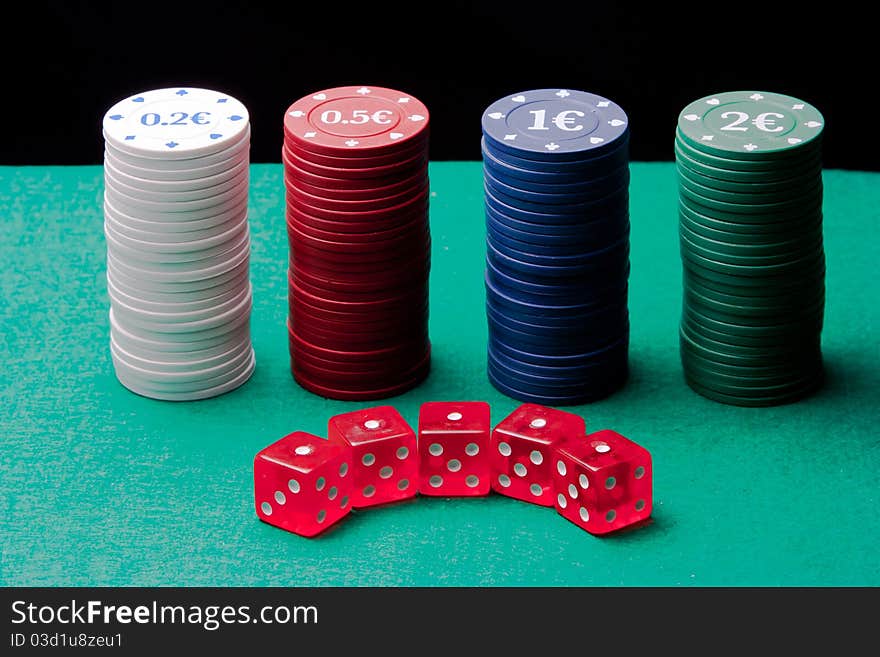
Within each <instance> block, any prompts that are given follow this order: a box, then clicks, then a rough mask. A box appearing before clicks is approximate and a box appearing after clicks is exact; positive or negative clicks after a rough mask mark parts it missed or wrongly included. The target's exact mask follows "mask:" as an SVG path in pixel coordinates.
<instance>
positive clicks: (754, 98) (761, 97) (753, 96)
mask: <svg viewBox="0 0 880 657" xmlns="http://www.w3.org/2000/svg"><path fill="white" fill-rule="evenodd" d="M749 98H751V99H752V100H763V99H764V96H762V95H761V94H758V93H755V94H752V95H751V96H749Z"/></svg>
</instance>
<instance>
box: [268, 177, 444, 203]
mask: <svg viewBox="0 0 880 657" xmlns="http://www.w3.org/2000/svg"><path fill="white" fill-rule="evenodd" d="M284 179H285V182H286V184H287V185H288V188H289V187H290V186H295V187H296V189H298V190H301V191H303V192H306V193H307V194H311V195H313V196H319V197H322V198H332V199H338V200H340V201H371V200H374V199H386V198H389V197H391V196H396V195H397V194H399V193H401V192H404V191H407V190H410V189H413V188H416V187H418V186H419V185H420V184H422V183H423V182H424V181H425V180H427V176H426V175H425V173H423V172H421V171H419V172H417V173H416V175H414V176H410V177H409V178H405V179H403V180H401V181H399V182H396V183H391V184H389V185H385V186H384V187H372V188H365V189H358V188H351V189H349V188H346V187H345V185H343V184H339V183H338V182H336V183H334V179H332V178H326V179H324V182H323V183H322V184H321V185H316V184H315V181H314V180H312V179H310V180H306V179H305V178H303V177H300V176H291V175H285V176H284Z"/></svg>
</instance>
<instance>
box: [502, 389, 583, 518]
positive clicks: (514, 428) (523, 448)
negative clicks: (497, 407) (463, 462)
mask: <svg viewBox="0 0 880 657" xmlns="http://www.w3.org/2000/svg"><path fill="white" fill-rule="evenodd" d="M585 435H586V424H585V422H584V419H583V418H582V417H580V416H579V415H575V414H574V413H568V412H566V411H560V410H557V409H555V408H548V407H546V406H541V405H539V404H523V405H521V406H519V407H518V408H517V409H516V410H514V411H513V413H511V414H510V415H508V416H507V417H506V418H504V420H502V421H501V422H500V423H499V424H498V425H497V426H496V427H495V429H494V430H493V431H492V436H491V439H490V448H489V458H490V465H491V470H492V490H494V491H496V492H498V493H501V494H502V495H507V496H508V497H513V498H516V499H518V500H522V501H524V502H531V503H533V504H539V505H542V506H553V505H554V503H555V496H554V493H553V490H552V484H553V467H554V466H553V461H554V457H553V446H554V445H556V444H558V443H560V442H563V441H566V440H572V439H574V440H577V439H579V438H583V436H585Z"/></svg>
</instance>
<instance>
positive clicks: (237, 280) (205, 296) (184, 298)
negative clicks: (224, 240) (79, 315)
mask: <svg viewBox="0 0 880 657" xmlns="http://www.w3.org/2000/svg"><path fill="white" fill-rule="evenodd" d="M249 274H250V273H249V271H248V269H247V267H245V268H244V269H242V270H241V271H238V272H236V273H235V274H234V275H232V276H224V277H223V279H222V280H221V281H220V282H217V283H216V284H215V285H207V286H200V287H198V288H196V289H192V290H188V289H185V288H181V287H179V286H178V287H177V288H172V289H170V290H168V289H158V290H157V289H148V288H145V286H144V285H143V284H140V285H137V284H135V285H133V284H132V282H131V280H130V279H125V278H124V277H123V278H121V277H120V276H119V274H118V273H116V272H114V271H113V270H112V269H109V268H108V270H107V285H108V286H110V285H112V286H113V287H114V289H116V290H120V291H122V292H124V293H125V294H127V295H128V296H131V297H134V298H136V299H141V300H142V301H143V302H151V303H158V304H166V303H168V304H175V303H178V304H179V303H196V302H198V303H210V302H212V300H214V302H216V300H217V299H220V298H224V297H225V295H227V294H231V293H233V292H235V293H238V291H239V290H240V289H241V288H242V287H243V286H247V283H248V280H249V278H250V275H249ZM153 287H155V286H153Z"/></svg>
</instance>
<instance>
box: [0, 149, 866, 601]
mask: <svg viewBox="0 0 880 657" xmlns="http://www.w3.org/2000/svg"><path fill="white" fill-rule="evenodd" d="M430 174H431V185H432V190H433V191H432V199H431V225H432V234H433V269H432V273H431V319H430V330H431V339H432V342H433V371H432V373H431V375H430V377H429V378H428V380H427V381H426V382H425V383H424V384H422V385H421V386H420V387H418V388H417V389H415V390H413V391H411V392H409V393H407V394H404V395H402V396H399V397H396V398H394V399H392V400H390V401H389V402H387V403H391V404H393V405H395V406H396V407H397V408H398V409H399V410H400V412H401V413H402V414H403V416H404V417H405V418H406V419H407V420H409V421H410V422H411V423H413V424H415V423H416V420H417V416H418V408H419V405H420V404H421V403H422V402H424V401H429V400H452V399H474V400H486V401H488V402H489V403H490V404H491V408H492V419H493V422H498V421H500V420H501V419H502V418H503V417H504V416H506V415H507V414H508V413H510V412H511V411H512V410H513V409H514V408H515V407H516V406H517V405H518V402H516V401H514V400H512V399H510V398H507V397H505V396H504V395H502V394H500V393H498V392H496V391H495V390H494V389H493V388H492V387H491V385H490V384H489V382H488V381H487V379H486V371H485V349H486V324H485V316H484V312H483V302H484V289H483V281H482V271H483V257H484V251H485V245H484V230H485V229H484V220H483V216H482V205H481V171H480V164H479V163H478V162H434V163H432V164H431V169H430ZM675 175H676V174H675V168H674V165H673V164H671V163H634V164H633V165H632V185H631V217H632V274H631V276H630V312H631V321H632V330H631V341H632V347H631V363H632V376H631V378H630V381H629V383H628V384H627V385H626V387H625V388H624V389H622V390H621V391H620V392H618V393H617V394H615V395H614V396H612V397H610V398H608V399H606V400H603V401H601V402H597V403H594V404H590V405H586V406H579V407H574V408H573V410H574V411H576V412H578V413H581V414H582V415H583V416H584V417H585V418H586V421H587V427H588V429H589V430H598V429H601V428H613V429H615V430H617V431H619V432H620V433H623V434H624V435H626V436H629V437H630V438H632V439H633V440H635V441H637V442H639V443H641V444H642V445H644V446H645V447H647V448H648V449H649V450H650V451H651V453H652V455H653V459H654V477H655V478H654V514H653V522H652V523H651V524H649V525H647V526H645V527H642V528H640V529H638V530H636V531H631V532H628V533H623V534H620V535H617V536H612V537H606V538H596V537H593V536H591V535H590V534H587V533H586V532H584V531H582V530H580V529H578V528H577V527H576V526H575V525H573V524H572V523H570V522H568V521H566V520H564V519H562V518H561V517H560V516H558V515H557V514H556V512H555V511H554V510H553V509H548V508H540V507H536V506H532V505H529V504H525V503H521V502H517V501H514V500H511V499H508V498H505V497H501V496H498V495H491V496H489V497H487V498H479V499H444V498H417V499H415V500H413V501H410V502H407V503H403V504H399V505H394V506H389V507H384V508H376V509H372V510H364V511H358V512H356V513H354V514H352V515H350V516H349V517H348V518H347V519H346V520H345V521H344V522H343V523H341V524H340V525H339V526H338V527H336V528H335V529H334V530H332V531H330V532H329V533H327V534H325V535H324V536H322V537H320V538H317V539H304V538H300V537H298V536H295V535H293V534H289V533H286V532H284V531H281V530H279V529H276V528H273V527H270V526H268V525H266V524H263V523H261V522H260V521H259V520H257V518H256V515H255V513H254V510H253V497H252V463H253V456H254V454H255V453H256V452H257V451H258V450H259V449H261V448H262V447H263V446H265V445H267V444H269V443H270V442H273V441H275V440H276V439H278V438H280V437H281V436H283V435H285V434H286V433H288V432H290V431H293V430H304V431H310V432H314V433H317V434H319V435H326V433H325V429H326V422H327V419H328V418H329V417H330V416H332V415H334V414H336V413H339V412H344V411H349V410H353V409H356V408H361V407H365V406H370V405H373V403H362V402H357V403H355V402H338V401H328V400H325V399H322V398H320V397H317V396H315V395H312V394H310V393H307V392H305V391H303V390H302V389H301V388H299V387H298V386H297V385H296V383H295V382H294V381H293V380H292V378H291V376H290V372H289V363H288V354H287V338H286V329H285V323H284V322H285V312H286V308H287V305H286V302H287V298H286V295H287V292H286V273H285V272H286V258H287V243H286V235H285V230H284V195H283V189H284V188H283V184H282V171H281V166H280V165H278V164H266V165H254V166H253V168H252V189H251V206H250V207H251V214H250V217H251V223H252V234H253V246H252V260H251V262H252V274H251V276H252V281H253V287H254V308H253V313H252V327H253V343H254V349H255V351H256V354H257V369H256V372H255V374H254V376H253V378H252V379H251V380H250V381H249V382H248V383H247V384H246V385H244V386H243V387H241V388H240V389H238V390H236V391H235V392H233V393H230V394H227V395H225V396H222V397H219V398H216V399H211V400H207V401H200V402H188V403H169V402H158V401H152V400H149V399H145V398H142V397H139V396H136V395H134V394H132V393H130V392H128V391H127V390H126V389H125V388H123V387H122V386H121V385H120V384H119V383H117V381H116V379H115V377H114V374H113V368H112V365H111V361H110V353H109V346H108V317H107V311H108V308H109V305H108V304H109V302H108V298H107V294H106V285H105V278H104V272H105V243H104V237H103V233H102V214H101V198H102V190H103V181H102V172H101V168H100V167H98V166H85V167H38V168H0V207H2V208H3V216H2V218H3V231H2V241H0V255H2V270H0V290H2V294H3V305H2V313H3V326H2V339H0V362H2V372H3V377H2V380H3V387H2V392H0V404H2V405H0V418H2V431H0V445H2V454H0V584H2V585H37V586H39V585H48V586H56V585H126V586H127V585H185V586H197V585H236V586H238V585H285V586H286V585H300V586H304V585H319V586H323V585H358V586H361V585H380V586H409V585H427V586H434V585H438V586H447V585H466V586H470V585H473V586H481V585H526V586H531V585H550V586H563V585H587V586H589V585H599V586H605V585H608V586H620V585H623V586H629V585H645V586H665V585H669V586H679V585H681V586H706V585H721V586H738V585H769V586H776V585H782V586H788V585H819V586H823V585H878V584H880V551H878V545H880V428H878V420H880V417H878V401H880V368H878V356H880V346H878V345H880V341H878V336H877V330H878V328H880V303H878V301H880V298H878V294H877V290H878V285H877V272H878V269H877V256H878V248H877V235H876V231H877V227H878V225H880V211H878V208H880V174H872V173H860V172H846V171H838V170H831V171H826V172H825V174H824V181H825V238H826V253H827V259H828V274H827V313H826V324H825V330H824V354H825V359H826V362H827V367H828V383H827V384H826V386H825V387H824V388H823V389H822V390H821V392H819V393H818V394H816V395H815V396H813V397H811V398H810V399H807V400H804V401H802V402H800V403H797V404H793V405H788V406H781V407H776V408H767V409H747V408H735V407H731V406H725V405H721V404H718V403H715V402H712V401H709V400H706V399H704V398H702V397H700V396H698V395H697V394H695V393H694V392H692V391H691V390H690V389H689V388H688V387H687V386H686V385H685V383H684V381H683V379H682V373H681V366H680V364H679V360H678V333H677V326H678V320H679V314H680V310H681V280H680V279H681V265H680V260H679V254H678V237H677V215H676V178H675ZM376 403H386V402H376Z"/></svg>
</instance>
